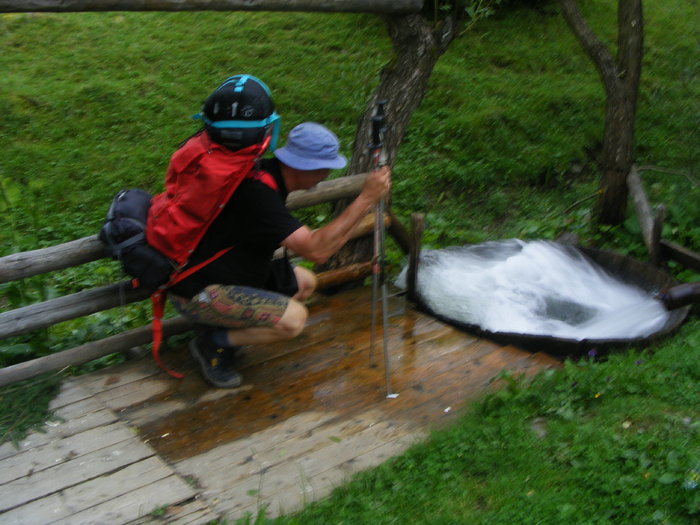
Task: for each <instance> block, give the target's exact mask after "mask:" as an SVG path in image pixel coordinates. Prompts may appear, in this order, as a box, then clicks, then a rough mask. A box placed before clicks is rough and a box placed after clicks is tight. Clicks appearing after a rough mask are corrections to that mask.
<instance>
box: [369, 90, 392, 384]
mask: <svg viewBox="0 0 700 525" xmlns="http://www.w3.org/2000/svg"><path fill="white" fill-rule="evenodd" d="M385 104H386V102H385V101H379V102H377V109H376V111H375V114H374V116H373V117H372V144H370V152H371V155H372V164H373V167H374V169H377V168H379V167H381V166H383V164H384V159H383V158H382V146H383V142H382V139H383V135H384V132H385V130H386V127H385V118H384V106H385ZM372 259H373V260H372V313H371V315H372V326H371V328H370V343H369V355H370V362H372V361H373V360H374V344H375V333H376V324H377V321H376V319H377V296H378V293H379V287H380V286H381V292H382V338H383V345H384V352H383V353H384V377H385V383H386V397H388V398H395V397H398V394H395V393H393V392H392V391H391V380H390V370H389V344H388V330H387V318H388V305H387V287H386V279H385V275H384V199H383V198H382V199H381V200H380V201H379V202H378V203H377V208H376V210H375V216H374V256H373V258H372Z"/></svg>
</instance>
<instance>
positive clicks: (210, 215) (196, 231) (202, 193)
mask: <svg viewBox="0 0 700 525" xmlns="http://www.w3.org/2000/svg"><path fill="white" fill-rule="evenodd" d="M268 143H269V139H267V140H265V141H264V142H263V143H262V144H255V145H252V146H249V147H247V148H244V149H241V150H238V151H235V152H233V151H231V150H229V149H227V148H225V147H223V146H221V145H220V144H218V143H216V142H213V141H211V139H209V137H208V136H207V133H205V132H201V133H199V134H197V135H195V136H194V137H192V138H190V139H189V140H188V141H187V142H186V143H185V145H184V146H182V147H181V148H180V149H178V150H177V151H176V152H175V153H174V154H173V156H172V157H171V159H170V164H169V166H168V170H167V173H166V176H165V191H164V192H163V193H160V194H158V195H155V196H154V197H153V199H152V200H151V206H150V209H149V212H148V220H147V222H146V241H147V242H148V244H149V245H150V246H152V247H153V248H155V249H156V250H158V251H159V252H160V253H162V254H163V255H165V256H167V257H168V258H169V259H170V260H171V261H173V262H174V263H175V265H176V269H175V271H174V272H173V273H172V274H171V276H170V279H169V280H168V282H166V283H165V284H164V285H162V286H160V287H159V288H158V289H157V290H156V291H155V292H154V293H153V294H152V295H151V302H152V306H153V358H154V359H155V361H156V363H158V365H159V366H160V367H161V368H163V369H164V370H165V371H166V372H168V374H170V375H172V376H173V377H177V378H182V377H183V375H182V374H179V373H177V372H174V371H172V370H169V369H168V368H167V367H166V366H165V365H164V364H163V363H162V361H161V359H160V356H159V349H160V345H161V342H162V337H163V332H162V318H163V310H164V308H165V298H166V291H167V288H168V287H170V286H172V285H174V284H175V283H178V282H180V281H182V280H183V279H185V278H186V277H188V276H190V275H192V274H193V273H194V272H196V271H197V270H200V269H201V268H203V267H204V266H206V265H207V264H209V263H210V262H212V261H214V260H215V259H217V258H218V257H220V256H221V255H223V254H224V253H226V252H227V251H228V250H230V248H225V249H223V250H221V251H219V252H218V253H216V254H214V255H213V256H212V257H210V258H209V259H207V260H205V261H204V262H202V263H200V264H197V265H195V266H192V267H189V268H187V269H185V267H186V265H187V261H188V259H189V257H190V255H191V254H192V252H193V251H194V249H195V248H196V247H197V244H199V241H200V240H201V239H202V237H203V236H204V234H205V233H206V231H207V229H208V228H209V226H210V225H211V223H212V222H213V221H214V219H216V217H217V216H218V214H219V212H220V211H221V210H222V209H223V207H224V206H225V205H226V203H227V202H228V200H229V199H230V198H231V195H233V192H234V191H235V190H236V188H238V186H239V184H240V183H241V181H243V179H244V178H246V177H250V176H254V175H255V171H254V170H253V168H254V166H255V163H256V161H257V160H258V158H259V157H260V155H262V154H263V152H264V151H265V150H266V149H267V146H268Z"/></svg>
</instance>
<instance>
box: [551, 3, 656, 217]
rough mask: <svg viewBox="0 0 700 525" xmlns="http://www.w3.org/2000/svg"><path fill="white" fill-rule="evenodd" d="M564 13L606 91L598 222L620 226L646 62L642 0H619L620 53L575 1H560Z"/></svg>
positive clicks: (625, 206) (623, 214)
mask: <svg viewBox="0 0 700 525" xmlns="http://www.w3.org/2000/svg"><path fill="white" fill-rule="evenodd" d="M560 5H561V8H562V14H563V15H564V18H565V19H566V21H567V23H568V24H569V26H570V27H571V30H572V31H573V32H574V35H575V36H576V38H577V39H578V41H579V42H580V44H581V46H582V47H583V48H584V50H585V51H586V53H587V54H588V56H589V57H590V58H591V60H592V61H593V63H594V64H595V66H596V68H597V69H598V72H599V74H600V77H601V79H602V81H603V86H604V89H605V97H606V99H605V127H604V131H603V154H602V160H601V171H602V175H601V180H600V189H601V196H600V200H599V201H598V206H597V213H596V215H597V218H598V222H600V223H602V224H620V223H621V222H622V221H623V220H624V218H625V214H626V211H627V197H628V190H627V175H628V173H629V171H630V169H631V168H632V163H633V150H634V122H635V116H636V110H637V95H638V93H639V79H640V73H641V65H642V54H643V40H644V24H643V17H642V0H618V10H617V25H618V42H617V44H618V45H617V57H616V58H615V59H613V56H612V53H611V52H610V50H609V49H608V48H607V47H606V46H605V45H604V44H603V43H602V42H601V41H600V40H599V39H598V38H597V37H596V36H595V34H594V33H593V31H592V30H591V29H590V27H589V26H588V24H587V23H586V21H585V19H584V18H583V15H582V14H581V12H580V10H579V9H578V5H577V3H576V0H560Z"/></svg>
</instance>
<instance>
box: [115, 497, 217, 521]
mask: <svg viewBox="0 0 700 525" xmlns="http://www.w3.org/2000/svg"><path fill="white" fill-rule="evenodd" d="M219 518H220V516H219V515H218V514H215V513H214V511H213V510H212V509H211V508H210V507H209V506H208V505H207V503H206V502H205V501H204V500H202V499H196V500H192V501H186V502H184V503H177V504H174V505H168V506H166V507H165V508H164V509H162V513H155V514H154V513H152V514H148V515H146V516H142V517H140V518H138V519H136V520H134V521H130V522H129V523H128V525H156V524H162V523H164V522H165V523H168V524H169V525H195V524H198V525H204V524H207V523H219V521H220V520H219Z"/></svg>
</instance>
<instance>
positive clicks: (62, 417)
mask: <svg viewBox="0 0 700 525" xmlns="http://www.w3.org/2000/svg"><path fill="white" fill-rule="evenodd" d="M85 405H88V406H91V407H92V406H95V405H96V401H94V400H86V401H84V402H78V403H76V404H75V406H73V405H69V406H68V407H65V408H64V409H59V410H57V411H56V413H55V415H54V418H53V419H52V420H51V421H48V422H47V423H46V425H45V426H44V428H43V429H42V431H40V432H32V433H31V434H29V435H28V436H26V437H25V438H24V439H23V440H22V441H20V442H19V443H18V446H17V447H15V445H14V444H12V443H3V444H2V445H1V446H0V460H2V459H4V458H7V457H10V456H14V455H17V454H19V453H20V452H23V451H27V450H30V449H33V448H37V447H40V446H42V445H45V444H47V443H49V442H51V441H55V440H58V439H63V438H67V437H70V436H73V435H76V434H79V433H81V432H85V431H86V430H90V429H93V428H97V427H100V426H106V425H109V424H111V423H114V422H116V421H117V418H116V416H115V415H114V413H113V412H112V411H110V410H106V409H104V408H100V409H99V410H90V411H87V412H85V413H83V414H77V413H75V411H77V410H79V409H82V408H83V407H84V406H85ZM74 408H75V411H74Z"/></svg>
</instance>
